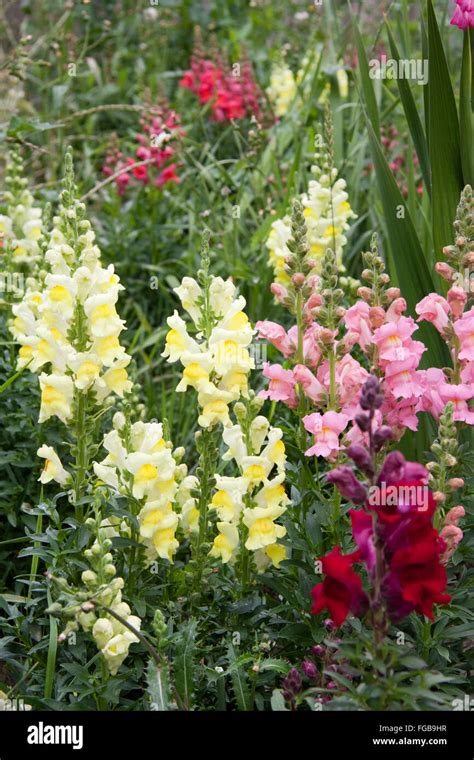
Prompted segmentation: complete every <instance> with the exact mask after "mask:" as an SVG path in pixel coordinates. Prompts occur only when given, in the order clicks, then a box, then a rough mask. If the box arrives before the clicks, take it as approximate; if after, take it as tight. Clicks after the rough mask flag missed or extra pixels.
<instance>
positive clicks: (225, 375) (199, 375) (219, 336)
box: [162, 277, 255, 428]
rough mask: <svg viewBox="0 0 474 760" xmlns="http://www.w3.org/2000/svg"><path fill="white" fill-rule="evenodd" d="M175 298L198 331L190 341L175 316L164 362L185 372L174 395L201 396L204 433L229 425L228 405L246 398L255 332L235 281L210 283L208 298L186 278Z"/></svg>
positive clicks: (184, 326)
mask: <svg viewBox="0 0 474 760" xmlns="http://www.w3.org/2000/svg"><path fill="white" fill-rule="evenodd" d="M175 292H176V293H177V295H178V296H179V298H180V300H181V303H182V305H183V308H184V309H185V310H186V311H187V312H188V314H189V316H190V317H191V319H192V322H193V326H194V334H193V335H191V334H190V332H189V329H188V323H186V322H185V321H184V320H183V319H182V318H181V317H180V316H179V314H178V312H177V311H175V312H174V314H173V316H171V317H169V318H168V320H167V322H168V326H169V328H170V330H169V332H168V334H167V335H166V346H165V350H164V352H163V353H162V356H164V357H166V358H167V360H168V362H171V363H174V362H177V361H180V362H181V364H182V366H183V374H182V379H181V381H180V382H179V384H178V386H177V388H176V390H177V392H178V393H181V392H185V391H186V390H187V389H188V388H194V389H195V390H196V391H197V397H198V404H199V408H200V415H199V420H198V422H199V424H200V425H201V427H203V428H210V427H212V426H214V425H215V424H218V423H222V424H223V425H230V424H231V423H230V418H229V404H230V403H231V402H233V401H236V400H237V399H238V398H239V397H240V396H241V395H245V394H246V393H247V392H248V375H249V373H250V371H251V369H253V368H254V366H255V364H254V360H253V358H252V357H251V355H250V352H249V346H250V344H251V342H252V338H253V334H254V330H253V329H252V327H251V325H250V322H249V320H248V317H247V315H246V314H245V311H244V309H245V305H246V301H245V298H244V297H243V296H238V295H237V292H236V287H235V285H234V284H233V283H232V281H231V280H223V279H222V278H221V277H211V282H210V285H209V289H208V293H207V294H206V293H205V292H204V291H203V289H202V288H201V286H200V285H199V284H198V283H197V282H196V280H194V279H193V278H191V277H185V278H184V279H183V281H182V283H181V285H180V287H178V288H176V289H175ZM207 297H208V303H206V299H207Z"/></svg>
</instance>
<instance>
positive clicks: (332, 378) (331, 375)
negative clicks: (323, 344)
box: [329, 346, 336, 409]
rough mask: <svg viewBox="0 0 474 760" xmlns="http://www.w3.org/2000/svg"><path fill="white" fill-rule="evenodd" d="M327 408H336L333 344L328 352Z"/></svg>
mask: <svg viewBox="0 0 474 760" xmlns="http://www.w3.org/2000/svg"><path fill="white" fill-rule="evenodd" d="M329 408H330V409H335V408H336V356H335V354H334V347H333V346H331V353H330V354H329Z"/></svg>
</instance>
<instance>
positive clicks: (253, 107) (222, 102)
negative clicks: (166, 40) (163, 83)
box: [180, 54, 262, 122]
mask: <svg viewBox="0 0 474 760" xmlns="http://www.w3.org/2000/svg"><path fill="white" fill-rule="evenodd" d="M180 86H181V87H184V88H186V89H188V90H191V92H193V93H194V94H195V95H197V96H198V98H199V102H200V103H201V105H206V104H207V103H209V104H210V108H211V116H212V119H213V120H214V121H219V122H222V121H230V120H231V119H243V118H245V117H246V116H255V118H256V119H260V117H261V102H262V94H261V91H260V88H259V86H258V85H257V83H256V81H255V77H254V74H253V69H252V64H251V63H250V62H249V61H244V62H243V63H242V64H238V65H237V67H235V68H234V69H233V70H231V69H230V68H229V67H228V66H227V65H226V64H225V63H224V61H223V60H222V58H221V57H220V56H217V60H212V59H210V58H203V57H201V56H200V55H197V54H194V55H193V57H192V58H191V67H190V69H189V70H188V71H186V72H185V73H184V76H183V78H182V79H181V81H180Z"/></svg>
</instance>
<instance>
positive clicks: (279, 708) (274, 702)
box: [270, 689, 288, 712]
mask: <svg viewBox="0 0 474 760" xmlns="http://www.w3.org/2000/svg"><path fill="white" fill-rule="evenodd" d="M270 704H271V706H272V710H273V712H288V708H287V706H286V705H285V700H284V697H283V694H282V692H281V689H274V690H273V694H272V697H271V700H270Z"/></svg>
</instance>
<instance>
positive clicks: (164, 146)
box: [103, 109, 184, 195]
mask: <svg viewBox="0 0 474 760" xmlns="http://www.w3.org/2000/svg"><path fill="white" fill-rule="evenodd" d="M140 127H141V132H139V133H138V134H137V136H136V139H137V142H138V143H139V146H138V148H137V149H136V150H135V156H134V157H131V156H130V157H126V156H124V154H123V152H122V151H120V150H119V149H118V148H117V147H116V146H112V147H111V149H110V150H109V151H108V153H107V156H106V158H105V164H104V167H103V173H104V174H105V175H106V176H107V177H111V176H112V175H115V174H117V172H120V171H121V170H122V171H121V173H119V174H118V176H116V177H115V184H116V186H117V189H118V192H119V195H124V193H125V191H126V189H127V187H128V186H129V185H130V183H131V182H133V180H136V181H137V182H141V183H142V184H143V185H147V184H149V183H150V182H151V181H153V183H154V184H155V185H156V186H157V187H163V186H164V185H166V184H168V183H179V181H180V178H179V176H178V175H177V174H176V171H177V169H178V163H177V162H176V161H173V160H172V159H173V158H174V156H175V147H174V145H173V143H174V142H175V141H176V139H177V138H178V137H180V136H183V135H184V131H183V130H182V128H181V127H180V117H179V116H178V114H176V113H175V112H174V111H171V110H167V109H152V110H151V111H150V112H148V113H145V114H144V115H143V116H142V118H141V120H140ZM141 162H146V163H141ZM134 164H140V165H139V166H134ZM131 166H134V168H133V169H130V167H131Z"/></svg>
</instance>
